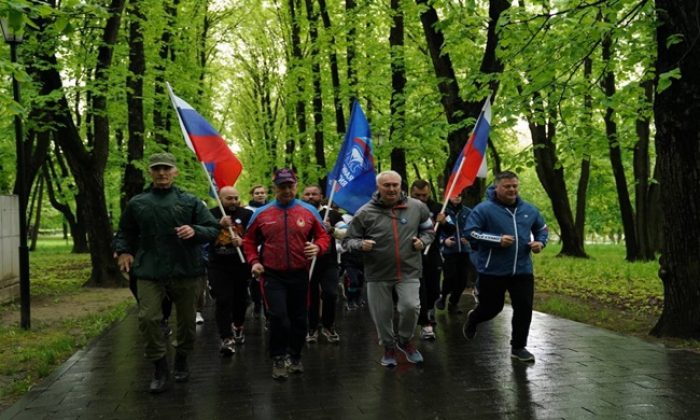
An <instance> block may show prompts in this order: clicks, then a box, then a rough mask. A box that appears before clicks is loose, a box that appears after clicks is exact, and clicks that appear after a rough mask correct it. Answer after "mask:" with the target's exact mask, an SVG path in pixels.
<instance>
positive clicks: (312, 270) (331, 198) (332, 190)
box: [309, 179, 338, 281]
mask: <svg viewBox="0 0 700 420" xmlns="http://www.w3.org/2000/svg"><path fill="white" fill-rule="evenodd" d="M336 184H338V180H335V179H334V180H333V187H332V188H331V195H330V197H328V204H327V207H326V214H325V215H324V216H323V227H324V228H325V227H326V222H327V221H328V214H329V213H330V212H331V204H333V195H334V194H335V186H336ZM311 243H313V241H312V242H311ZM316 258H317V257H316V255H314V257H313V259H312V260H311V267H310V268H309V281H311V276H313V275H314V268H315V267H316Z"/></svg>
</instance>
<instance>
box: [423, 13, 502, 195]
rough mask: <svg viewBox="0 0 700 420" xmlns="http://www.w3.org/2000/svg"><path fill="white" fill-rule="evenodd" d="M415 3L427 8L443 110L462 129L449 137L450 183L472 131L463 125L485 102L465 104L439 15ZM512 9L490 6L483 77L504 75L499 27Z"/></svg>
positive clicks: (495, 83) (426, 30)
mask: <svg viewBox="0 0 700 420" xmlns="http://www.w3.org/2000/svg"><path fill="white" fill-rule="evenodd" d="M416 3H417V4H418V5H421V6H423V7H425V10H424V11H423V13H421V15H420V20H421V23H422V26H423V33H424V34H425V39H426V42H427V44H428V50H429V51H430V58H431V60H432V62H433V68H434V71H435V76H436V77H437V79H438V80H439V82H438V90H439V92H440V94H441V102H442V107H443V109H444V111H445V116H446V118H447V122H448V123H450V125H452V126H456V127H460V128H458V129H455V130H453V131H451V132H450V133H449V134H448V136H447V142H448V145H449V156H448V159H447V162H446V165H445V170H444V173H445V178H444V179H445V180H447V179H448V178H449V175H450V172H451V171H452V167H453V166H454V162H455V160H456V159H457V156H458V155H459V153H460V152H461V151H462V149H463V148H464V145H465V143H466V142H467V140H468V137H469V134H470V129H471V127H467V126H465V125H464V124H463V122H464V121H465V120H466V119H469V118H473V119H476V118H477V117H478V116H479V114H480V112H481V107H482V105H483V101H482V100H480V101H474V102H464V101H463V100H462V98H461V96H460V92H459V85H458V83H457V78H456V76H455V71H454V68H453V66H452V60H451V58H450V55H449V53H447V52H445V51H443V50H442V47H443V45H444V44H445V38H444V36H443V35H442V33H441V32H439V31H438V30H437V29H436V28H438V27H439V26H440V21H439V18H438V14H437V11H436V10H435V9H434V8H433V6H432V5H430V4H429V3H428V0H416ZM509 7H510V3H509V2H508V1H506V0H491V1H490V3H489V24H488V30H487V39H486V47H485V49H484V56H483V57H482V60H481V67H480V71H481V72H482V73H485V74H487V73H500V72H502V71H503V63H501V62H500V60H499V59H498V58H497V57H496V49H497V46H498V36H497V35H496V25H497V23H498V19H499V17H500V16H501V14H502V13H503V12H504V11H505V10H507V9H508V8H509ZM489 90H490V91H491V93H492V94H493V95H494V97H495V94H496V91H497V90H498V80H497V79H496V78H492V80H491V81H490V82H489ZM489 148H491V149H492V151H495V148H493V143H491V142H489ZM496 156H497V154H496ZM481 185H482V183H478V184H477V183H475V186H481ZM474 195H476V196H479V198H480V197H481V196H482V194H481V193H479V194H474Z"/></svg>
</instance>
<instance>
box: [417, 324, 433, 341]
mask: <svg viewBox="0 0 700 420" xmlns="http://www.w3.org/2000/svg"><path fill="white" fill-rule="evenodd" d="M420 338H421V339H423V340H435V330H434V329H433V326H432V325H426V326H425V327H423V328H421V330H420Z"/></svg>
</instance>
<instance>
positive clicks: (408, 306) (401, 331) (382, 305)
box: [367, 278, 420, 347]
mask: <svg viewBox="0 0 700 420" xmlns="http://www.w3.org/2000/svg"><path fill="white" fill-rule="evenodd" d="M393 290H396V294H397V295H398V302H397V304H396V310H397V311H398V313H399V326H398V337H399V340H400V341H402V342H405V341H409V340H411V338H413V334H414V332H415V329H416V325H417V323H418V313H419V312H420V280H419V279H417V278H416V279H406V280H401V281H399V282H395V281H381V282H368V283H367V301H368V304H369V313H370V315H372V320H373V321H374V326H375V327H376V328H377V334H378V335H379V339H380V341H381V342H382V345H384V346H385V347H388V346H393V345H394V344H395V334H394V299H393V296H392V291H393Z"/></svg>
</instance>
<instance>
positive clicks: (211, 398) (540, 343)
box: [0, 296, 700, 420]
mask: <svg viewBox="0 0 700 420" xmlns="http://www.w3.org/2000/svg"><path fill="white" fill-rule="evenodd" d="M463 300H464V302H463V304H464V305H465V308H464V309H467V306H469V305H471V299H469V298H468V297H467V296H465V299H463ZM510 314H511V312H510V309H509V308H507V309H506V310H505V311H504V313H503V314H501V315H499V316H498V317H497V318H496V319H495V320H494V321H491V322H490V323H487V324H482V325H481V326H480V328H479V333H478V335H477V337H476V340H474V341H473V342H467V341H465V340H464V339H463V338H462V336H461V332H460V331H461V325H462V322H463V319H464V315H455V316H450V315H448V314H446V313H440V314H439V317H438V321H439V322H440V325H441V329H440V330H439V331H438V333H439V336H438V340H437V341H436V342H434V343H421V344H420V349H421V351H422V352H423V355H424V357H425V363H424V364H423V365H422V366H415V365H411V364H408V363H406V362H405V361H404V359H403V358H401V359H399V361H400V364H399V366H397V367H396V368H393V369H388V368H385V367H382V366H381V365H379V364H378V363H377V361H378V359H379V357H380V354H381V351H382V350H381V348H380V347H378V346H377V339H376V335H375V331H374V329H373V326H372V322H371V320H370V317H369V314H368V311H367V309H366V308H363V309H362V310H360V311H352V312H347V311H345V310H339V316H338V327H339V328H338V329H339V331H340V333H341V337H342V341H341V342H340V344H338V345H332V344H329V343H326V342H324V341H323V339H321V340H320V342H319V343H316V344H313V345H309V346H307V348H306V349H305V353H304V365H305V367H306V372H305V373H304V374H303V375H301V376H293V377H290V378H289V380H287V381H286V382H282V383H277V382H275V381H273V380H272V379H271V377H270V373H271V363H270V361H269V359H268V358H267V356H266V350H265V345H264V342H263V336H262V326H261V325H260V322H259V321H254V320H251V321H250V325H249V327H248V330H247V341H246V343H245V344H244V345H243V346H241V347H240V348H239V350H238V352H237V353H236V354H235V355H234V356H233V357H232V358H230V359H224V358H221V357H220V356H219V353H218V345H219V342H218V335H217V333H216V328H215V323H214V322H213V318H212V316H213V315H212V309H211V308H208V312H207V315H208V318H207V322H206V323H205V324H204V325H203V326H201V327H198V342H197V344H196V350H195V354H194V355H193V356H192V359H191V370H192V377H191V379H190V381H189V382H188V383H186V384H171V386H170V388H169V390H168V391H167V392H166V393H164V394H161V395H151V394H149V393H148V392H147V389H148V383H149V380H150V375H151V373H152V371H151V366H150V365H149V364H148V363H146V362H145V361H144V360H143V357H142V349H141V344H140V341H139V339H138V331H137V326H136V316H135V313H134V311H131V312H130V313H129V315H128V316H127V317H126V319H124V320H123V321H121V322H119V323H117V324H116V325H115V326H114V327H113V328H111V329H110V330H109V331H108V332H107V333H106V334H105V335H104V336H103V337H102V338H100V339H99V340H97V341H95V342H94V343H92V345H90V346H89V347H88V348H87V349H85V350H83V351H80V352H78V353H76V354H75V355H74V356H73V357H71V358H70V359H69V360H68V361H67V362H66V363H64V364H63V365H62V366H61V367H60V368H59V369H58V370H57V371H56V372H54V373H53V374H52V375H51V376H50V377H49V378H47V380H46V381H44V382H43V384H41V385H39V386H37V387H36V388H34V389H33V390H32V391H31V392H29V393H28V394H27V395H26V396H25V397H24V398H22V399H21V400H20V401H19V402H17V403H16V404H15V405H14V406H12V407H11V408H9V409H8V410H6V411H5V412H3V413H1V414H0V418H1V419H31V420H39V419H64V418H66V419H67V418H81V419H83V418H84V419H150V420H156V419H177V418H182V419H207V420H209V419H233V418H235V419H252V418H255V419H356V418H368V419H384V420H393V419H404V418H405V419H555V418H566V419H586V418H595V419H600V418H607V419H620V418H633V419H638V418H646V419H675V418H678V419H693V418H700V414H699V413H700V355H698V354H694V353H690V352H686V351H673V350H667V349H665V348H663V347H660V346H657V345H653V344H648V343H646V342H644V341H642V340H639V339H636V338H629V337H623V336H620V335H617V334H613V333H610V332H608V331H605V330H602V329H599V328H594V327H590V326H587V325H584V324H579V323H576V322H571V321H567V320H562V319H559V318H555V317H552V316H548V315H544V314H540V313H536V314H535V316H534V319H533V323H532V330H531V334H530V345H529V348H530V350H531V351H532V352H533V353H534V354H535V355H536V356H537V363H535V364H534V365H527V364H523V363H520V362H516V361H512V360H511V358H510V356H509V352H508V339H509V334H510Z"/></svg>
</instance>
